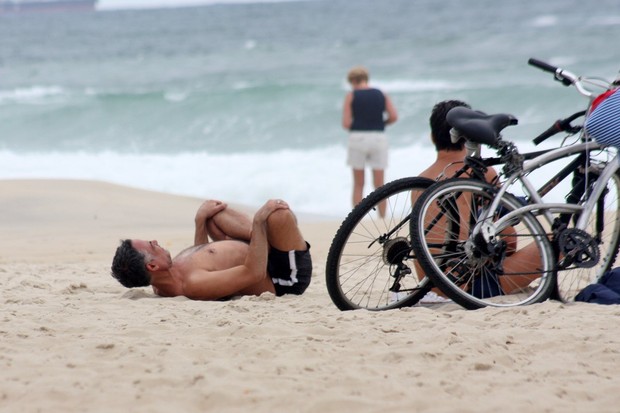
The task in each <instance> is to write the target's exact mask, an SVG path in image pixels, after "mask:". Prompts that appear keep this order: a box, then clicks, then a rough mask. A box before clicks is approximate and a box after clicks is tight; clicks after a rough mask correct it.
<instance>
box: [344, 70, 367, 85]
mask: <svg viewBox="0 0 620 413" xmlns="http://www.w3.org/2000/svg"><path fill="white" fill-rule="evenodd" d="M347 80H348V81H349V83H351V84H352V85H354V84H358V83H362V82H368V70H367V69H366V68H365V67H364V66H355V67H354V68H353V69H351V70H349V74H348V75H347Z"/></svg>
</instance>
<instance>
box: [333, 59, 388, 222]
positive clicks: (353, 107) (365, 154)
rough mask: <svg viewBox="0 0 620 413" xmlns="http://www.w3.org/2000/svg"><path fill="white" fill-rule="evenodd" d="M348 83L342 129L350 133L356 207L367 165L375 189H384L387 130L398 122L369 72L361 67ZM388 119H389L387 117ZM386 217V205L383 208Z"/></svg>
mask: <svg viewBox="0 0 620 413" xmlns="http://www.w3.org/2000/svg"><path fill="white" fill-rule="evenodd" d="M347 80H348V81H349V83H350V84H351V87H352V88H353V90H352V91H351V92H349V93H347V95H346V97H345V99H344V106H343V109H342V126H343V127H344V128H345V129H347V130H348V131H349V144H348V155H347V164H348V165H349V166H351V168H352V169H353V206H354V207H355V206H356V205H357V204H359V203H360V202H361V200H362V197H363V193H364V173H365V171H364V170H365V167H366V165H368V166H370V168H371V169H372V176H373V184H374V187H375V188H378V187H380V186H382V185H383V183H384V180H385V168H386V167H387V160H388V141H387V136H386V135H385V132H384V131H385V126H386V125H391V124H392V123H394V122H396V120H398V114H397V113H396V108H394V105H393V104H392V101H391V100H390V97H389V96H388V95H386V94H385V93H383V92H382V91H380V90H379V89H376V88H371V87H370V86H369V85H368V70H366V68H364V67H361V66H358V67H354V68H353V69H351V70H350V71H349V74H348V75H347ZM386 115H387V116H386ZM379 214H380V215H381V216H384V215H385V204H381V205H379Z"/></svg>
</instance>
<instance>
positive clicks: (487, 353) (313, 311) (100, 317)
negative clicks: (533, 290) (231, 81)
mask: <svg viewBox="0 0 620 413" xmlns="http://www.w3.org/2000/svg"><path fill="white" fill-rule="evenodd" d="M200 202H201V200H198V199H193V198H188V197H176V196H170V195H164V194H158V193H153V192H148V191H141V190H136V189H130V188H125V187H120V186H116V185H111V184H107V183H100V182H85V181H27V180H17V181H0V205H1V214H0V231H1V233H2V237H1V244H0V251H1V252H0V412H3V413H7V412H19V413H22V412H38V411H41V412H204V411H213V412H258V413H262V412H317V413H329V412H339V413H341V412H355V413H361V412H388V411H390V412H503V413H505V412H520V413H521V412H524V411H527V412H597V413H601V412H619V411H620V391H618V389H619V388H620V373H618V371H619V370H620V317H619V315H620V307H617V306H599V305H593V304H583V303H579V304H561V303H557V302H546V303H543V304H538V305H533V306H529V307H521V308H514V309H503V310H500V309H493V308H487V309H483V310H478V311H466V310H462V309H460V308H458V307H456V306H455V305H448V306H445V305H444V306H441V307H436V308H422V307H414V308H407V309H404V310H394V311H386V312H368V311H353V312H340V311H339V310H337V309H336V307H335V306H334V305H333V304H332V303H331V301H330V299H329V297H328V295H327V292H326V289H325V282H324V276H325V271H324V265H325V258H326V255H327V250H328V248H329V245H330V242H331V239H332V236H333V234H334V232H335V231H336V229H337V226H338V225H339V222H330V221H324V220H317V219H316V218H315V217H304V216H301V217H300V221H301V225H302V230H303V232H304V235H305V236H306V238H307V239H308V241H310V243H311V244H312V245H313V249H312V251H313V258H314V265H315V274H314V279H313V283H312V285H311V286H310V288H309V289H308V291H307V292H306V294H304V295H303V296H301V297H283V298H275V297H274V296H273V295H270V294H264V295H263V296H261V297H244V298H241V299H237V300H232V301H228V302H198V301H190V300H187V299H184V298H173V299H163V298H158V297H155V296H154V295H153V293H152V292H151V291H150V290H149V289H135V290H127V289H125V288H123V287H122V286H120V285H119V284H118V283H117V282H116V281H115V280H114V279H112V278H111V277H110V275H109V266H110V261H111V257H112V254H113V252H114V249H115V248H116V246H117V244H118V241H119V239H120V238H122V237H140V238H142V237H143V238H148V239H157V240H159V241H160V243H161V244H162V245H163V246H165V247H167V248H168V249H170V250H171V252H172V253H173V254H175V253H177V252H179V251H180V250H181V249H182V248H183V247H185V246H188V245H189V244H190V243H191V242H192V240H193V232H192V231H193V215H194V212H195V210H196V208H197V207H198V206H199V205H200ZM292 207H293V209H295V205H293V206H292ZM247 210H248V211H250V212H251V209H249V208H247Z"/></svg>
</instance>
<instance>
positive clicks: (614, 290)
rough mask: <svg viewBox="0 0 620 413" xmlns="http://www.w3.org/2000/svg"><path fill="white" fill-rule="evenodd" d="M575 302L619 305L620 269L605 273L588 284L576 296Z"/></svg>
mask: <svg viewBox="0 0 620 413" xmlns="http://www.w3.org/2000/svg"><path fill="white" fill-rule="evenodd" d="M575 301H583V302H586V303H595V304H620V267H618V268H614V269H613V270H611V271H607V272H606V273H605V274H603V276H602V277H601V279H600V280H599V281H598V282H597V283H595V284H590V285H588V286H587V287H586V288H584V289H583V290H581V292H580V293H579V294H577V296H576V297H575Z"/></svg>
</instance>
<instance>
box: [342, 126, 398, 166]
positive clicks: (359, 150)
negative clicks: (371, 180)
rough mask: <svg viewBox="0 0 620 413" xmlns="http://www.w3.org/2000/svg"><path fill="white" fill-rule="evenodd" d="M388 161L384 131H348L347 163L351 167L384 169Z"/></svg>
mask: <svg viewBox="0 0 620 413" xmlns="http://www.w3.org/2000/svg"><path fill="white" fill-rule="evenodd" d="M387 163H388V140H387V135H386V134H385V132H359V131H356V132H350V133H349V150H348V153H347V165H349V166H350V167H352V168H353V169H364V168H365V167H366V165H368V166H369V167H371V168H372V169H385V168H386V167H387Z"/></svg>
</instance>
